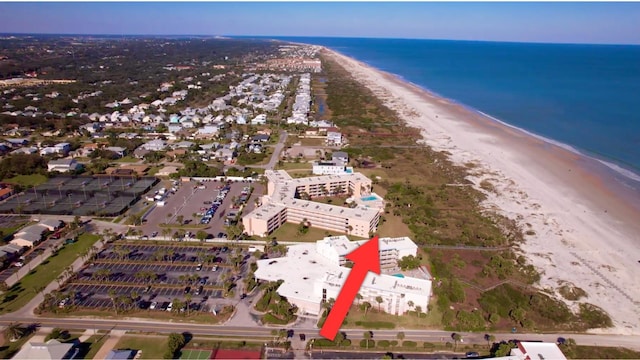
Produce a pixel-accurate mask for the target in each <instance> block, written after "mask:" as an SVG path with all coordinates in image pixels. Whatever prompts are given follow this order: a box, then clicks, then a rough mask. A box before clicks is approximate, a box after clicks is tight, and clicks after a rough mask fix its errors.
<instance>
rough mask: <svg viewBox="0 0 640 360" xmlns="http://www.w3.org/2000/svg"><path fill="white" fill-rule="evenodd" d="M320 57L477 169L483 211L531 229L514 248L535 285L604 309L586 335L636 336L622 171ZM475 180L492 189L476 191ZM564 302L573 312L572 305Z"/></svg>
mask: <svg viewBox="0 0 640 360" xmlns="http://www.w3.org/2000/svg"><path fill="white" fill-rule="evenodd" d="M323 52H324V54H325V55H327V56H328V57H330V58H332V59H334V60H335V61H336V62H337V63H339V64H340V65H341V66H343V67H345V69H346V70H347V71H349V72H350V73H351V74H352V75H353V77H354V78H355V79H356V80H357V81H358V82H359V83H361V84H362V85H364V86H366V87H367V88H369V89H370V90H372V92H373V93H374V95H375V96H377V97H378V98H379V99H380V100H381V101H382V102H383V103H384V104H385V105H386V106H387V107H389V108H390V109H392V110H395V111H396V112H397V113H398V115H399V117H400V118H401V119H402V120H404V121H405V122H406V123H407V125H409V126H413V127H416V128H418V129H420V130H421V134H422V137H423V140H422V141H421V142H422V143H424V144H426V145H427V146H429V147H431V148H432V149H433V150H435V151H447V152H448V153H449V154H450V155H449V159H450V160H451V161H452V162H453V163H454V164H458V165H463V166H464V165H465V164H469V163H472V164H475V166H474V167H473V168H472V169H469V176H468V177H467V178H468V179H469V180H470V181H471V182H473V183H474V187H475V188H476V189H477V190H479V191H481V192H483V193H484V194H485V195H487V199H486V200H485V201H483V202H482V206H483V208H484V209H486V210H488V211H494V212H497V213H499V214H502V215H504V216H506V217H508V218H510V219H514V220H516V222H517V223H518V225H519V226H520V227H521V228H522V229H523V231H527V230H532V231H534V232H535V234H534V235H525V242H524V243H523V244H521V245H520V252H522V253H523V254H524V255H525V257H527V259H528V261H529V262H530V263H531V264H533V265H534V266H535V267H536V269H538V271H539V272H540V274H541V280H540V283H539V287H540V288H542V289H546V290H549V291H552V292H554V293H555V295H556V297H558V298H560V299H562V297H561V296H560V295H559V293H558V292H557V288H558V287H559V286H560V285H561V284H562V283H563V282H570V283H572V284H574V285H575V286H578V287H580V288H582V289H584V290H585V291H586V292H587V294H588V297H587V298H583V299H580V300H579V301H578V302H588V303H592V304H594V305H597V306H599V307H601V308H603V309H604V310H605V311H606V312H607V313H608V314H609V315H610V316H611V319H612V320H613V323H614V327H613V328H610V329H602V330H599V329H598V330H594V331H593V332H600V333H617V334H640V306H639V304H640V302H639V301H640V289H638V287H637V280H636V279H638V278H640V264H639V263H638V261H639V260H640V235H638V234H640V207H637V205H638V204H640V193H639V192H638V191H637V190H636V189H633V188H630V187H628V186H625V184H624V182H622V181H621V179H620V176H624V175H623V174H620V173H619V172H617V171H616V170H615V169H612V168H611V167H610V166H608V165H607V164H604V163H603V162H602V161H601V160H600V159H597V158H593V157H590V156H589V155H588V154H584V153H581V152H580V151H578V150H577V149H573V150H575V151H572V150H570V149H567V148H565V147H564V146H561V144H557V143H555V142H554V141H553V140H551V139H546V138H544V137H542V136H538V135H536V134H533V133H530V132H528V131H526V130H524V129H520V128H517V127H515V126H511V125H509V124H505V123H503V122H502V121H500V120H498V119H494V118H492V117H490V116H488V115H486V114H483V113H482V112H480V111H478V110H476V109H473V108H470V107H468V106H466V105H463V104H459V103H457V102H455V101H453V100H449V99H446V98H442V97H440V96H438V95H435V94H434V93H432V92H430V91H428V90H426V89H424V88H423V87H420V86H418V85H416V84H412V83H410V82H408V81H407V80H405V79H403V78H401V77H399V76H397V75H394V74H390V73H386V72H384V71H381V70H378V69H375V68H373V67H371V66H369V65H366V64H364V63H362V62H360V61H358V60H355V59H352V58H349V57H347V56H345V55H342V54H340V53H338V52H336V51H334V50H331V49H328V48H326V47H323ZM614 165H617V164H614ZM482 181H488V182H490V183H491V184H492V185H493V187H494V189H496V191H495V193H494V192H487V191H485V190H483V189H482V188H480V183H481V182H482ZM634 205H635V206H634ZM565 302H566V303H567V304H569V305H570V307H571V308H572V309H573V310H576V309H577V303H578V302H573V301H567V300H565Z"/></svg>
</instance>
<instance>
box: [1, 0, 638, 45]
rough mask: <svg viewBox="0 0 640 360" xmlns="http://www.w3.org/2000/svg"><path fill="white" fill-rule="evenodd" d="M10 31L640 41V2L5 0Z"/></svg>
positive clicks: (4, 24)
mask: <svg viewBox="0 0 640 360" xmlns="http://www.w3.org/2000/svg"><path fill="white" fill-rule="evenodd" d="M0 33H53V34H115V35H237V36H241V35H245V36H246V35H259V36H327V37H336V36H338V37H381V38H411V39H451V40H488V41H516V42H552V43H598V44H640V3H632V2H627V3H613V2H608V3H593V2H589V3H579V2H565V3H555V2H536V3H525V2H518V3H504V2H491V3H479V2H473V3H461V2H443V3H439V2H438V3H433V2H138V3H127V2H100V3H83V2H64V3H56V2H41V3H36V2H28V3H25V2H0Z"/></svg>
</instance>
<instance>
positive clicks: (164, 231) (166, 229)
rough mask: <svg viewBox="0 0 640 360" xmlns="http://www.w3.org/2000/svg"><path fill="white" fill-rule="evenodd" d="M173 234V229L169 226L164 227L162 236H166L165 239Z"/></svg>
mask: <svg viewBox="0 0 640 360" xmlns="http://www.w3.org/2000/svg"><path fill="white" fill-rule="evenodd" d="M169 234H171V229H169V228H162V236H164V238H165V240H166V239H167V236H168V235H169Z"/></svg>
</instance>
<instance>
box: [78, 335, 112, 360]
mask: <svg viewBox="0 0 640 360" xmlns="http://www.w3.org/2000/svg"><path fill="white" fill-rule="evenodd" d="M108 338H109V336H108V335H107V334H101V335H92V336H91V337H89V338H88V339H87V340H86V341H84V342H82V343H81V344H80V345H79V347H80V352H79V353H78V357H77V359H93V357H94V356H96V354H97V353H98V350H100V348H101V347H102V345H104V342H105V341H107V339H108Z"/></svg>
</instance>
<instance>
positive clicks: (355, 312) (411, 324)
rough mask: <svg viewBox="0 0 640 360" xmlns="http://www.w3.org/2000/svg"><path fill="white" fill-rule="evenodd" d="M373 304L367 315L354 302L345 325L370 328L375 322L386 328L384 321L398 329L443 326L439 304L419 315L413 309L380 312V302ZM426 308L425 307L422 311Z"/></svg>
mask: <svg viewBox="0 0 640 360" xmlns="http://www.w3.org/2000/svg"><path fill="white" fill-rule="evenodd" d="M371 305H372V308H371V309H370V310H369V311H368V312H367V315H366V316H365V314H364V311H362V310H360V309H358V308H357V305H356V302H354V306H352V307H351V310H349V313H348V314H347V317H346V318H345V322H344V323H343V326H346V327H349V328H358V327H359V328H363V329H369V328H371V327H374V326H371V325H375V323H382V324H381V326H379V327H380V328H384V323H391V324H395V328H396V329H437V328H440V327H441V324H440V320H441V319H442V314H440V312H439V311H438V310H437V309H436V308H437V306H433V308H434V309H435V310H434V311H430V312H428V313H427V314H424V313H423V314H422V315H421V316H420V317H418V315H417V314H416V313H415V312H413V311H412V312H409V313H407V314H405V315H401V316H396V315H391V314H387V313H385V312H378V311H377V310H378V304H377V303H375V302H374V303H372V304H371ZM425 310H426V309H425V308H424V307H423V308H422V311H425ZM370 330H375V329H370Z"/></svg>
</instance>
